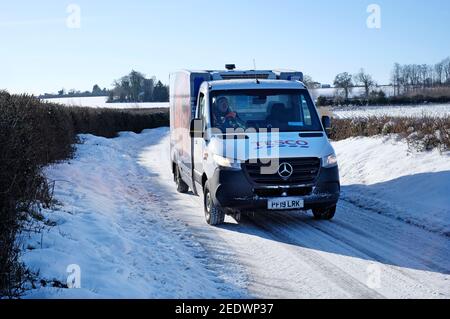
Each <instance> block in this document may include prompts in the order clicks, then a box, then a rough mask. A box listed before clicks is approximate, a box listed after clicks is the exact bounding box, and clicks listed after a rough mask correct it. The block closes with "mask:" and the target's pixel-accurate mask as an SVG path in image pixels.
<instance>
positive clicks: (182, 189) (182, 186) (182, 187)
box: [175, 166, 189, 194]
mask: <svg viewBox="0 0 450 319" xmlns="http://www.w3.org/2000/svg"><path fill="white" fill-rule="evenodd" d="M175 183H176V184H177V191H178V192H179V193H182V194H185V193H187V192H188V191H189V186H188V185H187V184H186V183H185V182H184V181H183V179H182V178H181V173H180V169H179V168H178V166H177V167H175Z"/></svg>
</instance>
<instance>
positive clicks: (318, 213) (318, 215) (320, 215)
mask: <svg viewBox="0 0 450 319" xmlns="http://www.w3.org/2000/svg"><path fill="white" fill-rule="evenodd" d="M312 211H313V215H314V219H317V220H331V219H333V217H334V215H335V214H336V205H334V206H331V207H327V208H314V209H313V210H312Z"/></svg>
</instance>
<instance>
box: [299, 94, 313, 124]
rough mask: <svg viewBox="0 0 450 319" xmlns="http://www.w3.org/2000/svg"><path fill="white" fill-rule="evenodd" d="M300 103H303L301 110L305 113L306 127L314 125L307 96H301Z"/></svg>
mask: <svg viewBox="0 0 450 319" xmlns="http://www.w3.org/2000/svg"><path fill="white" fill-rule="evenodd" d="M300 103H301V107H302V108H301V109H302V113H303V120H304V121H305V124H306V125H308V126H309V125H312V119H311V111H310V109H309V107H308V102H307V101H306V99H305V96H304V95H303V94H302V95H301V96H300Z"/></svg>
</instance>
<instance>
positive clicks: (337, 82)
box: [334, 72, 353, 99]
mask: <svg viewBox="0 0 450 319" xmlns="http://www.w3.org/2000/svg"><path fill="white" fill-rule="evenodd" d="M334 86H336V87H337V88H338V89H339V88H340V89H343V90H344V94H345V99H348V97H349V95H350V92H351V91H352V88H353V77H352V75H351V74H349V73H348V72H344V73H339V74H338V75H336V78H335V79H334Z"/></svg>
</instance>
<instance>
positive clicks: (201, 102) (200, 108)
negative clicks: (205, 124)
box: [197, 93, 205, 119]
mask: <svg viewBox="0 0 450 319" xmlns="http://www.w3.org/2000/svg"><path fill="white" fill-rule="evenodd" d="M204 108H205V95H204V94H203V93H200V97H199V99H198V109H197V118H199V119H203V113H204V112H203V110H204Z"/></svg>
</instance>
